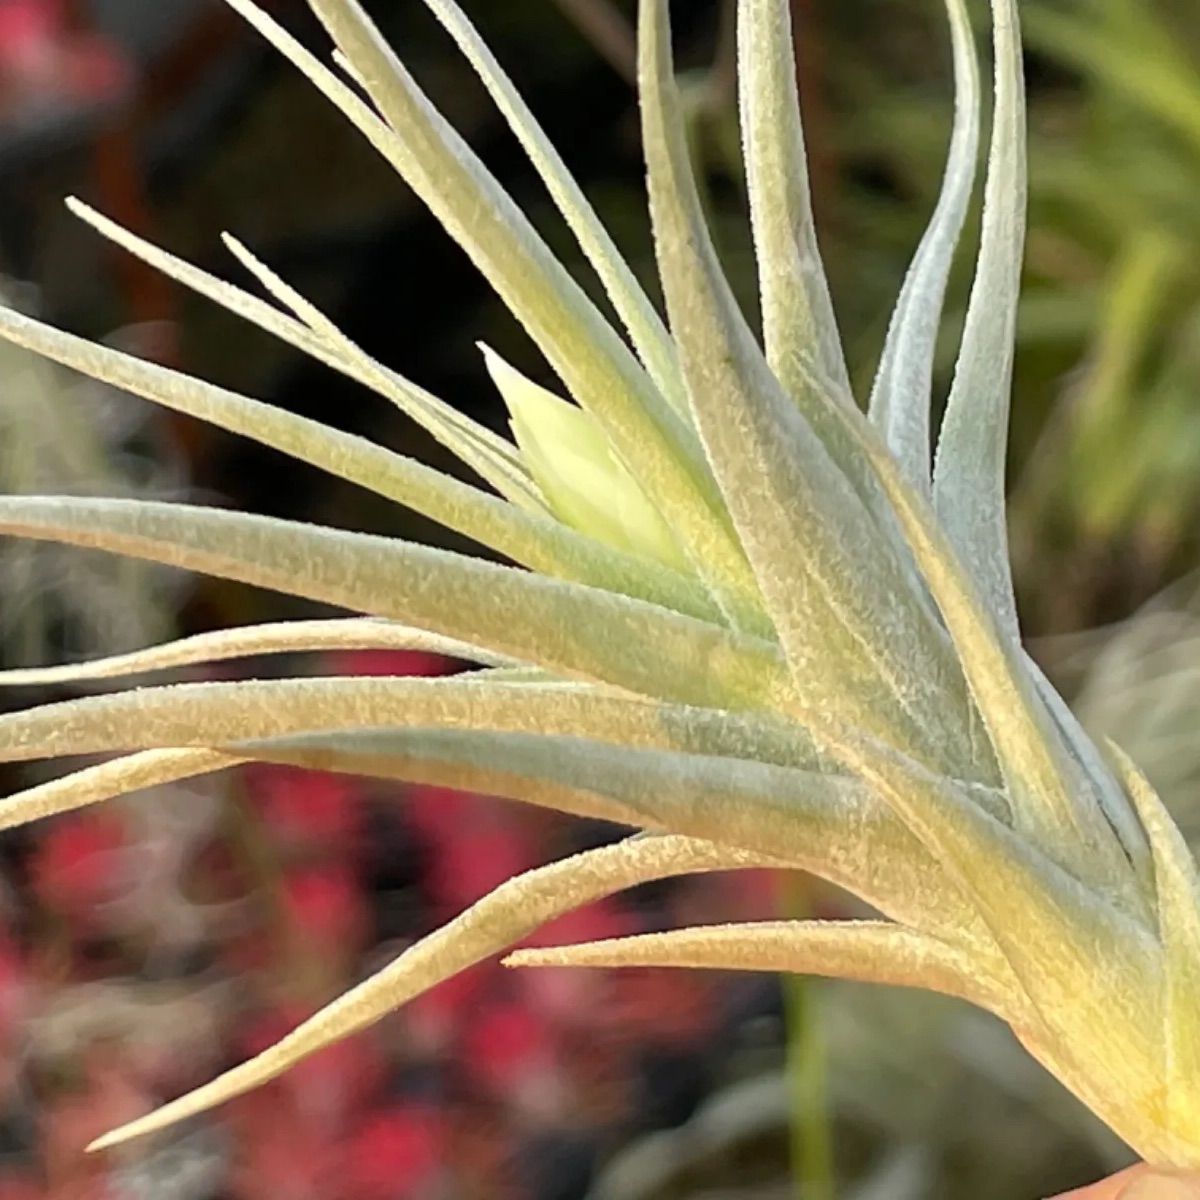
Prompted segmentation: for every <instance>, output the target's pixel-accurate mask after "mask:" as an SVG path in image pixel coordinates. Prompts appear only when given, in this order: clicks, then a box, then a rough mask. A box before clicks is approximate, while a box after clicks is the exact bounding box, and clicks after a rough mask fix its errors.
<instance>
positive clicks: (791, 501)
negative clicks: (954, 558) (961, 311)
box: [639, 0, 970, 767]
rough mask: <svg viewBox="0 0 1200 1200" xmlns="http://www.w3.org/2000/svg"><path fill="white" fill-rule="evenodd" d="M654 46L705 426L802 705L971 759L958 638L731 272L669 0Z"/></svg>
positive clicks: (675, 318)
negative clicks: (760, 335) (711, 205)
mask: <svg viewBox="0 0 1200 1200" xmlns="http://www.w3.org/2000/svg"><path fill="white" fill-rule="evenodd" d="M639 41H640V45H641V94H642V112H643V121H644V141H645V145H646V158H647V164H648V167H649V179H650V198H651V211H652V215H653V217H654V227H655V234H656V239H657V246H658V253H659V261H660V266H661V273H662V276H663V280H664V286H665V290H666V294H667V308H668V311H669V312H670V314H671V322H672V328H673V329H674V331H675V335H676V338H677V340H678V342H679V346H680V354H681V361H682V363H683V368H684V374H685V377H686V378H687V380H688V385H689V388H690V391H691V395H692V403H693V407H694V410H695V412H696V419H697V423H698V425H699V427H700V430H701V432H702V434H703V436H704V438H705V442H706V445H707V446H708V450H709V454H710V456H711V458H712V462H713V468H714V470H715V471H716V473H717V476H718V478H719V479H720V482H721V486H722V488H723V489H724V491H725V494H726V500H727V502H728V504H729V509H730V512H731V513H732V515H733V518H734V522H735V524H736V525H737V527H738V530H739V533H740V535H741V538H742V543H743V545H744V546H745V549H746V552H747V554H748V555H749V557H750V561H751V563H752V564H753V566H754V569H755V574H756V577H757V579H758V582H759V586H760V588H761V590H762V593H763V596H764V598H765V599H766V602H767V607H768V611H769V613H770V615H771V618H772V620H773V621H774V624H775V627H776V629H777V630H778V632H779V637H780V640H781V642H782V644H783V647H784V649H785V652H786V654H787V658H788V665H789V667H790V670H791V675H792V679H793V683H794V686H795V689H796V695H797V700H796V702H795V704H794V705H793V708H794V709H795V710H798V711H799V713H800V715H801V718H802V719H803V716H804V714H805V712H807V711H810V710H815V711H820V712H824V713H835V712H836V713H838V714H840V715H841V717H842V718H843V719H845V720H846V721H847V722H848V723H850V724H853V725H855V726H858V727H861V728H863V729H870V730H874V731H875V732H876V733H877V734H878V735H879V736H880V737H881V738H883V739H884V740H888V741H895V742H896V743H897V744H899V745H904V746H915V747H919V750H918V753H919V754H920V755H921V756H922V757H923V758H925V759H926V760H927V761H929V762H931V763H936V764H937V765H938V766H939V767H945V766H946V765H947V763H948V762H949V763H953V764H954V765H955V766H962V765H963V764H964V763H965V762H966V761H967V760H968V759H969V757H970V752H969V749H968V742H969V738H968V734H967V731H966V722H965V716H966V706H965V705H956V704H953V703H950V702H948V700H947V696H948V694H949V695H953V694H954V692H955V691H956V689H960V688H961V681H960V680H961V677H960V674H959V670H958V667H957V665H956V664H955V663H954V661H953V659H952V657H951V656H950V655H949V653H948V647H947V646H946V645H945V644H944V643H943V641H942V636H943V635H942V633H941V631H939V630H938V629H937V627H936V623H935V622H934V620H932V619H931V617H930V615H929V614H928V613H927V611H926V610H925V608H924V606H923V605H922V604H921V603H920V602H919V601H917V600H916V599H915V598H914V596H913V594H912V592H911V590H910V587H909V581H908V579H907V577H906V575H905V574H904V572H903V570H902V569H901V568H900V566H899V564H898V562H897V560H896V556H895V555H894V553H893V547H892V545H891V543H890V542H889V541H888V540H887V539H886V537H885V535H884V534H883V532H882V531H881V530H880V529H879V528H878V527H877V526H876V525H875V524H874V523H873V521H872V520H871V518H870V516H869V515H868V513H867V511H866V509H865V508H864V506H863V504H862V502H861V500H860V499H859V498H858V497H857V496H856V495H855V494H854V491H853V490H852V488H851V486H850V484H849V482H848V481H847V479H846V478H845V477H844V476H843V475H842V473H841V472H840V471H839V470H838V468H837V466H836V465H835V464H834V463H833V462H832V461H831V459H830V457H829V454H828V453H827V452H826V448H825V446H824V445H822V443H821V440H820V439H819V438H818V437H817V436H816V435H815V434H814V432H813V428H812V427H811V426H810V425H809V423H808V422H807V421H806V420H805V418H804V416H803V415H801V413H800V412H799V411H798V410H797V408H796V407H795V406H794V405H792V404H790V403H788V401H787V398H786V397H785V396H784V395H783V393H782V391H781V389H780V386H779V384H778V382H777V381H776V380H775V378H774V376H773V375H772V374H771V372H770V370H769V368H768V366H767V364H766V362H765V360H764V359H763V357H762V354H761V352H760V351H759V349H758V346H757V345H756V344H755V342H754V339H753V336H752V335H751V333H750V330H749V329H748V327H747V326H746V323H745V320H744V318H743V317H742V315H741V313H740V312H739V311H738V309H737V304H736V301H735V299H734V297H733V295H732V292H731V291H730V288H729V285H728V282H727V280H726V279H725V277H724V275H723V274H722V272H721V268H720V265H719V263H718V261H717V258H716V253H715V250H714V249H713V246H712V241H711V238H710V237H709V234H708V230H707V227H706V225H705V223H704V216H703V212H702V210H701V205H700V198H699V195H698V193H697V189H696V184H695V179H694V177H693V175H692V170H691V164H690V162H689V160H688V152H687V143H686V137H685V133H684V128H683V123H682V118H681V116H680V105H679V99H678V94H677V89H676V87H675V84H674V79H673V69H672V61H671V50H670V29H669V24H668V20H667V10H666V5H665V3H664V0H643V3H642V7H641V29H640V38H639ZM842 421H843V418H842V417H840V416H833V417H831V418H830V422H831V423H832V424H836V425H839V427H840V425H841V422H842ZM860 423H861V424H864V425H865V421H861V420H860ZM818 432H820V431H818ZM856 453H858V454H860V455H861V450H860V449H856ZM885 697H886V699H885Z"/></svg>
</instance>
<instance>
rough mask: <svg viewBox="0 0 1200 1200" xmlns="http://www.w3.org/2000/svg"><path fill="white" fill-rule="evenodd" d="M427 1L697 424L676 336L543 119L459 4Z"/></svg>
mask: <svg viewBox="0 0 1200 1200" xmlns="http://www.w3.org/2000/svg"><path fill="white" fill-rule="evenodd" d="M425 4H426V5H427V6H428V8H429V9H430V11H431V12H432V13H433V15H434V16H435V17H436V18H437V19H438V20H439V21H440V22H441V23H442V25H443V26H444V27H445V29H446V31H447V32H448V33H449V34H450V36H451V37H452V38H453V39H454V41H455V42H456V43H457V45H458V47H459V49H460V50H461V51H462V52H463V55H464V56H465V57H466V59H467V60H468V62H470V64H471V66H472V67H474V68H475V71H476V73H477V74H478V75H479V78H480V79H481V80H482V81H483V85H484V87H486V88H487V90H488V92H489V93H490V95H491V97H492V99H493V100H494V101H495V104H496V107H497V108H498V109H499V110H500V112H501V114H502V115H503V117H504V119H505V120H506V121H507V122H508V125H509V128H511V129H512V131H513V133H514V134H515V135H516V137H517V139H518V140H519V141H520V143H521V145H522V147H524V149H525V153H526V154H527V155H528V156H529V161H530V162H531V163H532V164H533V167H534V169H535V170H536V171H537V173H538V175H540V176H541V179H542V182H543V183H544V184H545V186H546V190H547V191H548V192H549V193H550V196H551V198H552V199H553V200H554V203H555V204H556V205H557V206H558V210H559V212H560V213H562V215H563V217H564V219H565V220H566V222H567V224H568V225H569V226H570V228H571V232H572V233H573V234H574V235H575V240H576V241H577V242H578V243H579V246H580V248H581V249H582V250H583V252H584V254H585V255H586V256H587V259H588V261H589V262H590V263H591V264H592V267H593V269H594V270H595V272H596V274H597V275H598V276H599V277H600V280H601V282H602V283H603V284H604V288H605V290H606V291H607V293H608V297H609V299H610V300H611V301H612V304H613V307H614V308H615V309H616V311H617V315H618V316H619V317H620V318H621V321H622V323H623V324H624V325H625V328H626V329H627V330H628V331H629V336H630V340H631V341H632V342H633V345H634V348H635V349H636V350H637V352H638V355H639V356H640V358H641V360H642V362H643V363H644V364H645V365H646V370H647V371H648V372H649V374H650V377H651V379H653V380H654V383H655V385H656V386H657V388H658V390H659V391H660V392H661V393H662V394H663V396H664V397H665V398H666V399H667V401H669V403H670V404H671V406H672V407H673V408H674V409H675V411H676V412H678V413H679V414H680V416H682V417H684V418H685V419H686V420H687V421H688V422H689V423H690V422H691V410H690V407H689V402H688V395H687V389H686V388H685V387H684V385H683V377H682V376H681V375H680V372H679V358H678V355H677V354H676V352H675V345H674V343H673V342H672V341H671V337H670V334H668V333H667V330H666V326H665V325H664V324H663V321H662V318H661V317H660V316H659V315H658V313H657V312H656V311H655V309H654V305H653V304H651V303H650V301H649V299H648V298H647V296H646V293H645V291H644V290H643V288H642V286H641V284H640V283H639V282H638V280H637V276H635V275H634V273H633V272H632V271H631V270H630V269H629V266H628V264H627V263H626V262H625V260H624V258H623V257H622V255H621V252H620V251H619V250H618V249H617V247H616V245H615V243H614V242H613V240H612V238H611V236H610V235H609V233H608V230H607V229H605V227H604V225H603V223H602V222H601V220H600V218H599V217H598V216H597V215H596V210H595V209H594V208H593V207H592V205H591V202H590V201H589V200H588V198H587V196H586V195H585V194H584V191H583V189H582V188H581V187H580V186H579V184H578V183H576V182H575V179H574V178H573V177H572V175H571V172H570V171H569V170H568V169H567V167H566V164H565V163H564V162H563V160H562V158H561V157H560V155H559V153H558V151H557V150H556V149H555V148H554V146H553V144H552V143H551V141H550V139H549V138H548V137H547V136H546V134H545V132H544V131H543V130H542V128H541V126H540V125H539V124H538V121H537V118H536V117H535V116H534V115H533V113H532V112H531V111H530V109H529V106H528V105H527V104H526V103H525V101H524V100H523V99H522V98H521V94H520V93H519V92H518V91H517V89H516V88H515V87H514V86H513V84H512V81H511V80H510V79H509V77H508V76H507V75H506V74H505V72H504V69H503V68H502V67H501V66H500V64H499V63H498V62H497V61H496V56H495V55H494V54H493V53H492V52H491V50H490V49H489V48H488V45H487V43H486V42H485V41H484V40H483V38H481V37H480V36H479V33H478V31H477V30H476V29H475V27H474V26H473V25H472V24H471V22H470V20H469V19H468V18H467V15H466V14H465V13H464V12H463V11H462V9H461V8H460V7H459V6H458V4H457V3H455V0H425Z"/></svg>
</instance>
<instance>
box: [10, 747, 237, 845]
mask: <svg viewBox="0 0 1200 1200" xmlns="http://www.w3.org/2000/svg"><path fill="white" fill-rule="evenodd" d="M245 761H247V760H246V759H244V758H239V757H238V756H237V755H234V754H227V753H225V752H224V751H221V750H209V749H200V750H193V749H186V750H146V751H143V752H142V753H140V754H129V755H126V756H124V757H123V758H117V759H113V760H111V761H109V762H103V763H99V764H97V765H96V766H94V767H85V768H84V769H83V770H81V771H73V772H72V773H71V774H70V775H64V776H62V777H61V778H59V779H52V780H50V781H49V782H48V783H42V784H39V785H38V786H37V787H31V788H26V789H25V791H23V792H17V793H16V794H15V795H12V796H8V797H6V798H5V799H4V800H0V829H13V828H15V827H16V826H18V825H28V824H29V822H30V821H40V820H42V819H43V818H45V817H53V816H57V815H58V814H60V813H65V812H74V811H75V810H76V809H78V808H85V807H87V806H88V805H92V804H100V803H101V802H102V801H104V800H112V799H114V798H115V797H117V796H127V795H129V794H130V793H131V792H139V791H142V790H143V789H144V788H151V787H159V786H161V785H162V784H165V783H177V782H178V781H179V780H181V779H190V778H192V777H194V776H196V775H208V774H211V773H212V772H213V771H224V770H226V769H228V768H229V767H236V766H238V765H239V764H240V763H242V762H245Z"/></svg>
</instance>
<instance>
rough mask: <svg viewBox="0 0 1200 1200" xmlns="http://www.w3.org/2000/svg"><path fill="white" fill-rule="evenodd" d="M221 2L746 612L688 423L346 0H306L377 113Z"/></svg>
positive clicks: (731, 544)
mask: <svg viewBox="0 0 1200 1200" xmlns="http://www.w3.org/2000/svg"><path fill="white" fill-rule="evenodd" d="M229 3H230V4H231V6H232V7H234V8H235V9H236V10H237V11H238V12H239V13H241V14H242V15H243V16H244V17H245V18H246V19H247V20H248V21H249V22H250V23H251V24H253V25H254V26H255V28H257V29H258V30H259V31H260V32H261V33H263V34H264V36H266V37H267V38H268V39H269V40H270V41H271V42H272V43H273V44H274V45H275V46H276V47H277V48H278V49H279V50H280V51H281V52H282V53H284V54H285V55H286V56H287V57H288V58H289V59H291V61H292V62H293V63H295V64H296V65H297V66H298V67H299V68H300V69H301V70H302V71H303V72H304V74H305V75H307V76H308V78H309V79H310V80H312V82H313V83H315V84H316V85H317V86H318V87H319V88H320V89H321V90H322V91H323V92H324V93H325V95H327V96H328V97H329V98H330V99H331V100H333V102H334V103H335V104H337V105H338V106H339V107H340V108H341V109H342V111H343V112H345V113H346V115H347V116H349V117H350V119H351V120H352V121H354V123H355V125H356V126H357V127H358V128H359V129H360V131H361V132H362V133H363V134H364V135H365V136H366V137H367V138H368V139H369V140H370V141H371V142H372V144H373V145H375V147H376V148H377V149H378V150H379V151H380V152H381V153H382V154H383V155H384V157H385V158H386V159H387V160H388V161H389V162H390V163H391V164H392V166H393V167H395V169H396V170H397V172H398V173H399V174H400V175H401V176H402V177H403V178H404V179H405V180H406V181H407V182H408V183H409V185H410V186H411V187H412V188H413V189H414V190H415V191H416V192H417V193H418V195H419V196H420V197H421V199H422V200H423V201H424V202H425V204H426V205H427V207H428V208H429V209H430V211H431V212H433V213H434V215H435V216H436V217H437V218H438V219H439V221H441V223H442V224H443V225H444V226H445V227H446V229H447V231H448V232H449V233H450V234H451V236H452V237H454V238H455V240H456V241H458V242H459V243H460V244H461V245H462V246H463V248H464V249H465V250H466V252H467V253H468V254H469V255H470V256H471V257H472V259H473V261H474V262H475V263H476V265H477V266H478V267H479V269H480V271H481V272H482V273H483V274H484V275H485V276H486V277H487V279H488V281H489V283H491V285H492V286H493V288H495V289H496V291H497V292H498V294H499V295H500V296H501V298H502V299H503V300H504V301H505V303H506V304H507V305H508V307H509V308H510V309H511V310H512V311H513V313H514V314H515V315H516V316H517V318H518V319H519V320H520V321H521V323H522V324H523V325H524V326H525V328H526V329H527V330H528V331H529V333H530V335H531V336H532V337H533V338H534V340H535V341H536V342H537V343H538V345H539V347H540V348H541V350H542V352H543V354H545V356H546V358H547V360H548V361H549V363H550V365H551V366H552V367H553V368H554V370H555V372H556V373H557V374H558V375H559V377H560V378H561V379H562V380H563V382H564V383H565V384H566V387H567V390H568V391H569V392H570V393H571V395H572V396H573V397H574V399H575V400H576V401H577V402H578V403H579V404H580V405H581V406H582V407H584V408H586V409H587V410H588V411H589V412H591V413H592V414H593V415H594V416H595V417H596V418H597V420H599V421H600V422H601V424H602V425H603V426H604V428H605V431H606V432H607V433H608V436H609V437H610V438H611V440H612V442H613V444H614V446H615V447H616V449H617V451H618V453H619V454H620V455H621V457H622V459H623V460H624V461H625V463H626V465H627V466H628V467H629V468H630V470H631V471H633V473H634V474H635V475H636V476H637V477H638V479H639V480H640V481H641V483H642V485H643V486H644V487H645V488H646V489H647V491H648V492H649V493H651V494H652V495H653V496H654V497H655V502H656V503H657V504H658V505H659V506H660V509H661V511H662V513H663V515H664V516H665V517H666V518H667V519H668V520H669V521H670V522H671V524H672V526H673V527H674V528H675V529H677V530H678V532H679V535H680V538H681V539H682V540H683V541H684V543H685V544H686V546H687V548H688V554H689V558H690V559H691V561H692V562H693V563H694V564H695V566H696V568H697V570H698V571H700V572H702V573H703V574H704V576H705V578H706V580H707V581H708V582H709V584H710V587H711V588H712V590H713V591H714V594H715V595H716V596H717V598H718V599H719V600H720V601H721V603H722V605H723V607H724V608H725V610H726V611H727V612H728V613H729V614H730V615H731V616H734V617H737V616H738V615H739V614H741V615H745V614H747V613H753V612H755V611H756V610H757V608H758V599H757V595H756V593H755V590H754V585H753V579H752V577H751V574H750V571H749V568H748V567H747V565H746V563H745V559H744V556H743V555H742V554H741V552H740V550H739V548H738V546H737V543H736V539H735V538H734V537H733V534H732V531H731V530H730V528H729V525H728V520H727V518H726V515H725V513H724V510H723V507H722V503H721V498H720V495H719V493H718V491H717V488H716V485H715V483H714V482H713V481H712V478H711V474H710V472H709V470H708V466H707V463H706V462H705V459H704V455H703V451H702V449H701V447H700V444H699V442H698V440H697V438H696V436H695V434H694V432H693V431H692V430H691V429H690V427H689V426H688V425H687V423H686V422H685V421H684V420H683V419H682V418H681V417H680V416H679V415H678V414H677V413H676V412H675V411H674V410H673V409H672V408H671V407H670V405H669V404H667V402H666V401H665V400H664V399H663V398H662V396H661V395H660V394H659V393H658V391H657V389H656V388H655V387H654V385H653V383H652V382H651V381H650V378H649V376H648V375H647V374H646V372H645V370H644V369H643V368H642V367H641V366H640V364H639V363H638V362H637V360H636V358H635V357H634V356H633V354H632V353H631V352H630V351H629V349H628V348H627V347H626V346H625V344H624V343H623V342H622V341H621V340H620V338H619V337H618V336H617V334H616V333H615V332H614V331H613V330H612V329H611V328H610V327H609V326H608V324H607V323H606V322H605V321H604V319H603V317H602V316H601V315H600V313H599V312H598V311H597V310H596V308H595V307H594V306H593V305H592V304H591V302H590V301H589V300H588V299H587V297H586V296H585V294H584V293H583V291H582V290H581V289H580V288H579V286H578V284H576V283H575V281H574V280H572V279H571V277H570V276H569V275H568V274H567V272H566V270H565V269H564V268H563V267H562V265H561V264H560V263H559V262H558V261H557V260H556V259H555V258H554V256H553V255H552V254H551V252H550V250H549V248H548V247H547V246H546V244H545V242H543V241H542V239H541V238H540V237H539V236H538V234H537V232H536V231H535V230H534V228H533V226H532V225H531V224H530V222H529V221H528V219H527V218H526V217H525V215H524V214H523V213H522V212H521V210H520V209H519V208H518V207H517V206H516V205H515V204H514V203H513V202H512V200H511V199H510V198H509V197H508V196H507V195H506V194H505V193H504V191H503V189H502V188H501V187H500V186H499V184H498V183H497V182H496V180H495V179H494V178H493V177H492V175H491V174H490V173H489V172H488V171H487V169H486V168H485V167H484V166H483V164H482V163H481V162H480V161H479V159H478V158H477V156H476V155H475V153H474V152H473V151H472V150H471V149H470V147H469V146H467V144H466V143H465V142H464V141H463V140H462V138H461V137H459V135H458V134H457V133H456V132H455V131H454V130H453V129H452V128H451V127H450V125H449V124H448V123H447V122H446V121H445V120H444V119H443V118H442V116H441V115H440V114H439V113H438V112H437V111H436V110H435V109H434V108H433V107H432V105H431V104H430V103H429V101H428V99H427V98H426V97H425V96H424V94H423V93H422V92H421V91H420V89H419V88H418V87H417V85H416V83H415V82H414V81H413V79H412V78H411V76H410V75H409V74H408V72H407V71H406V70H405V69H404V67H403V66H402V65H401V64H400V62H399V61H398V60H397V59H396V58H395V56H394V55H393V54H392V53H391V52H390V50H388V49H387V47H386V45H385V44H384V43H383V41H382V39H381V38H380V37H379V33H378V30H376V29H375V27H374V26H373V25H372V24H371V22H370V20H369V19H368V18H367V17H366V15H365V14H364V13H363V12H362V10H361V8H360V7H359V6H358V5H357V4H356V3H354V2H353V0H312V7H313V10H314V11H315V12H316V14H317V16H318V17H319V18H320V19H321V21H322V22H323V23H324V24H325V25H326V27H327V28H328V29H329V31H330V34H331V35H332V37H333V39H334V41H335V42H336V43H337V45H338V47H339V49H341V51H342V52H343V54H344V55H345V56H346V59H347V60H348V61H349V62H351V63H352V64H353V66H354V69H355V72H356V74H357V76H358V77H359V78H360V79H361V81H362V82H363V84H364V86H365V87H367V89H368V91H369V93H370V95H371V98H372V100H373V101H374V102H375V104H376V105H377V106H378V108H379V111H380V112H381V113H382V114H383V116H384V118H385V122H380V121H379V120H378V118H377V117H376V116H375V114H373V113H372V112H371V111H370V109H368V108H367V107H366V106H365V105H364V104H363V103H362V102H361V101H360V100H359V99H358V97H357V96H356V95H355V94H354V92H353V91H352V90H351V89H350V88H348V87H347V86H346V85H345V84H343V83H342V82H341V80H339V79H338V78H337V77H336V76H334V75H333V74H332V72H330V71H329V70H328V69H327V68H326V67H325V66H324V65H323V64H321V63H320V62H318V61H317V60H316V59H315V58H314V57H313V56H312V55H311V54H309V53H308V52H307V51H306V50H305V49H304V48H303V47H302V46H300V45H299V43H298V42H296V40H295V39H294V38H292V37H290V35H288V34H287V33H286V32H285V31H284V30H283V29H281V28H280V27H279V26H278V25H277V24H276V23H275V22H274V21H272V20H271V19H270V18H269V17H267V16H266V15H265V14H264V13H263V12H262V11H261V9H259V8H257V6H255V5H254V4H252V3H251V2H250V0H229Z"/></svg>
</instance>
